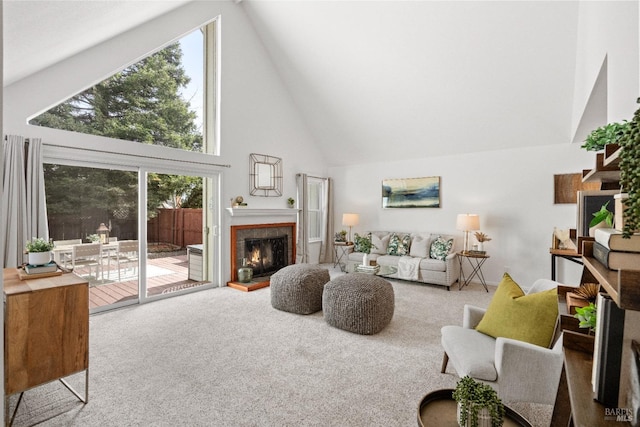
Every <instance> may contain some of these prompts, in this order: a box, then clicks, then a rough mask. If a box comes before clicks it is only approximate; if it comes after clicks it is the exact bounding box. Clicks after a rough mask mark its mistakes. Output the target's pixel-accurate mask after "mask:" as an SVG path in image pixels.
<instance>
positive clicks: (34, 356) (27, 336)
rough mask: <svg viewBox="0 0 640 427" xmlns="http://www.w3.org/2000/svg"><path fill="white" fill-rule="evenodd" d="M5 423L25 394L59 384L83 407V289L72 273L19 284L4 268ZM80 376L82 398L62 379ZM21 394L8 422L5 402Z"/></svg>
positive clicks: (86, 297)
mask: <svg viewBox="0 0 640 427" xmlns="http://www.w3.org/2000/svg"><path fill="white" fill-rule="evenodd" d="M3 279H4V298H5V311H4V394H5V402H4V404H5V423H6V424H7V425H11V423H12V422H13V418H14V417H15V415H16V412H17V411H18V407H19V406H20V402H21V401H22V395H23V394H22V393H23V392H24V391H26V390H29V389H31V388H34V387H36V386H39V385H41V384H45V383H48V382H51V381H55V380H60V382H61V383H62V384H63V385H64V386H65V387H66V388H68V389H69V391H70V392H71V393H73V394H74V395H75V396H76V397H77V398H78V399H80V400H81V401H82V402H83V403H87V402H88V401H89V283H88V282H87V281H86V280H85V279H83V278H82V277H80V276H77V275H76V274H73V273H67V274H62V275H59V276H51V277H42V278H37V279H26V280H20V277H19V272H18V270H17V269H16V268H5V269H4V270H3ZM82 371H84V373H85V378H84V396H82V395H81V394H80V393H79V392H77V391H76V390H74V389H73V388H72V387H71V386H70V385H69V384H68V383H67V382H66V381H65V378H66V377H68V376H70V375H72V374H75V373H77V372H82ZM16 393H21V394H20V397H19V398H18V401H17V403H16V407H15V409H14V411H13V415H11V417H9V396H11V395H13V394H16Z"/></svg>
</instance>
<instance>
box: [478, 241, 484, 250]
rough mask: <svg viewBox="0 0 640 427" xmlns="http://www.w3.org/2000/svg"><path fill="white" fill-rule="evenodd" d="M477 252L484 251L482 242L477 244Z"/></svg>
mask: <svg viewBox="0 0 640 427" xmlns="http://www.w3.org/2000/svg"><path fill="white" fill-rule="evenodd" d="M478 250H479V251H480V252H482V251H484V242H478Z"/></svg>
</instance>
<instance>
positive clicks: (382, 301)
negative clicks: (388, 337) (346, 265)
mask: <svg viewBox="0 0 640 427" xmlns="http://www.w3.org/2000/svg"><path fill="white" fill-rule="evenodd" d="M394 306H395V298H394V294H393V287H392V286H391V283H389V282H388V281H386V280H385V279H383V278H382V277H378V276H374V275H372V274H366V273H351V274H346V275H344V276H340V277H337V278H335V279H333V280H332V281H330V282H329V283H327V284H326V285H325V286H324V293H323V294H322V310H323V312H324V320H325V321H326V322H327V323H328V324H329V325H331V326H334V327H336V328H340V329H344V330H345V331H349V332H355V333H356V334H361V335H373V334H377V333H378V332H380V331H381V330H383V329H384V328H385V327H386V326H387V325H388V324H389V322H391V318H392V317H393V310H394Z"/></svg>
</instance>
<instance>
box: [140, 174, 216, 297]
mask: <svg viewBox="0 0 640 427" xmlns="http://www.w3.org/2000/svg"><path fill="white" fill-rule="evenodd" d="M203 181H205V180H204V179H203V178H202V177H199V176H190V175H180V174H162V173H156V172H148V173H147V179H146V188H147V192H146V194H147V228H146V232H147V236H146V243H147V258H146V261H147V262H146V265H147V269H146V275H147V282H146V283H147V286H146V293H145V295H146V297H147V298H156V297H161V296H163V295H169V294H173V293H177V292H183V291H185V290H187V289H194V288H198V287H203V286H206V285H207V284H209V283H210V280H207V272H208V271H207V269H208V265H206V264H207V263H206V262H204V260H206V259H207V254H208V253H209V245H208V244H207V238H206V237H207V236H206V230H207V227H206V225H205V215H204V213H205V212H204V210H203V208H202V200H203Z"/></svg>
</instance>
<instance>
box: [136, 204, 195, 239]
mask: <svg viewBox="0 0 640 427" xmlns="http://www.w3.org/2000/svg"><path fill="white" fill-rule="evenodd" d="M202 228H203V225H202V209H187V208H179V209H159V210H158V215H157V216H156V217H155V218H152V219H150V220H149V221H148V222H147V241H149V242H162V243H171V244H174V245H176V246H180V247H182V248H184V247H186V246H188V245H197V244H201V243H202Z"/></svg>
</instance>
